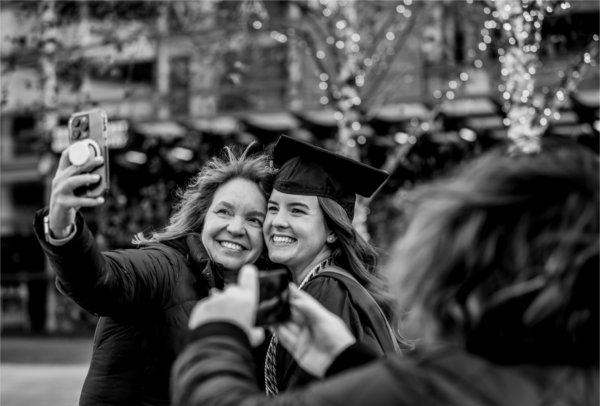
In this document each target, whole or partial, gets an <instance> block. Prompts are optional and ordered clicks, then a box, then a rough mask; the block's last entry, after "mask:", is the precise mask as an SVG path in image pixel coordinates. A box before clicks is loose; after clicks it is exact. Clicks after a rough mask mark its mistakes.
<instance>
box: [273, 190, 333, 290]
mask: <svg viewBox="0 0 600 406" xmlns="http://www.w3.org/2000/svg"><path fill="white" fill-rule="evenodd" d="M328 233H329V230H328V229H327V225H326V222H325V217H324V215H323V211H322V210H321V208H320V207H319V202H318V200H317V197H316V196H302V195H291V194H286V193H281V192H279V191H277V190H273V193H272V194H271V198H270V199H269V203H268V204H267V217H266V219H265V225H264V236H265V241H266V244H267V248H268V250H269V258H270V259H271V261H273V262H276V263H279V264H283V265H286V266H287V267H288V268H289V269H290V270H291V271H292V273H293V274H294V277H295V279H296V282H298V283H299V282H301V281H302V279H303V278H304V276H305V275H306V274H307V273H308V271H309V270H310V269H311V268H312V267H313V266H315V265H316V264H318V263H319V262H321V261H322V260H324V259H326V258H327V257H329V256H330V255H331V251H330V249H329V247H328V245H327V243H326V239H327V236H328Z"/></svg>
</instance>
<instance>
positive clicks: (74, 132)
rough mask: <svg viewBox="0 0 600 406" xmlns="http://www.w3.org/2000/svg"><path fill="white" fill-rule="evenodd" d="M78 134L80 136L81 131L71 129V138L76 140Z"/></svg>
mask: <svg viewBox="0 0 600 406" xmlns="http://www.w3.org/2000/svg"><path fill="white" fill-rule="evenodd" d="M80 136H81V131H79V130H77V129H75V130H73V139H76V140H78V139H79V137H80Z"/></svg>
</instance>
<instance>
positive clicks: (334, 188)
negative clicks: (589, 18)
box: [273, 135, 389, 220]
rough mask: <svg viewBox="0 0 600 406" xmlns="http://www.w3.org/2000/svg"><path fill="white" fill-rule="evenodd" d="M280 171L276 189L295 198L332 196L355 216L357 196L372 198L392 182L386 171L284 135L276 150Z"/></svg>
mask: <svg viewBox="0 0 600 406" xmlns="http://www.w3.org/2000/svg"><path fill="white" fill-rule="evenodd" d="M273 163H274V165H275V166H276V167H278V168H279V172H278V173H277V176H276V177H275V182H274V185H273V188H274V189H276V190H278V191H280V192H282V193H289V194H295V195H310V196H320V197H328V198H330V199H332V200H333V201H335V202H337V203H338V204H339V205H340V206H342V208H343V209H344V210H345V211H346V213H347V214H348V217H349V218H350V220H352V218H353V217H354V203H355V202H356V195H357V194H358V195H361V196H364V197H371V196H372V195H373V194H374V193H375V192H376V191H377V190H378V189H379V188H380V187H381V186H382V185H383V184H384V183H385V182H386V180H387V179H388V177H389V174H388V173H387V172H385V171H382V170H379V169H376V168H373V167H371V166H368V165H365V164H362V163H360V162H358V161H355V160H353V159H350V158H347V157H344V156H342V155H340V154H336V153H334V152H331V151H328V150H326V149H324V148H320V147H317V146H315V145H311V144H308V143H306V142H303V141H300V140H297V139H294V138H291V137H289V136H286V135H282V136H281V137H280V138H279V140H278V141H277V144H276V145H275V147H274V149H273Z"/></svg>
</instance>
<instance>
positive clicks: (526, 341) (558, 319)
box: [387, 140, 599, 365]
mask: <svg viewBox="0 0 600 406" xmlns="http://www.w3.org/2000/svg"><path fill="white" fill-rule="evenodd" d="M598 170H599V168H598V156H597V155H595V154H594V153H593V152H592V151H590V150H589V149H587V148H585V147H583V146H580V145H576V144H574V143H569V142H557V141H550V140H548V141H547V142H545V143H544V145H543V147H542V152H540V153H538V154H533V155H518V156H508V155H506V153H505V149H504V148H502V149H495V150H492V151H490V152H488V153H486V154H485V155H483V156H481V157H480V158H478V159H476V160H475V161H473V162H471V163H470V164H468V165H467V166H466V167H464V168H463V169H462V170H460V171H459V172H458V173H457V174H456V175H455V176H452V177H449V178H446V179H442V180H439V181H437V182H436V183H434V184H431V185H428V186H424V187H422V188H420V189H417V194H416V197H415V198H416V200H417V202H418V204H417V205H416V210H415V212H414V218H413V219H412V221H411V223H410V226H409V228H408V230H407V232H406V234H404V235H403V237H402V238H401V239H400V240H399V241H398V242H397V243H396V244H395V247H394V251H393V253H392V255H391V257H390V260H389V261H388V263H387V271H388V273H389V276H390V279H391V280H393V281H394V286H395V288H396V289H397V290H398V292H397V293H398V298H399V300H400V302H401V303H400V305H401V309H404V310H408V315H407V326H412V327H415V326H416V328H417V330H416V331H418V334H419V336H420V337H421V338H422V340H423V341H426V342H431V341H437V340H442V341H449V340H450V341H455V342H458V343H460V344H462V345H465V346H466V347H467V349H468V350H469V351H471V352H473V353H476V354H479V355H483V356H484V357H486V358H488V359H491V360H493V361H496V362H505V363H521V362H532V363H538V364H539V363H559V364H565V363H566V364H590V363H591V364H595V365H597V364H598V342H599V314H598V309H599V302H598V287H599V278H598V273H599V260H598V252H599V238H598V237H599V197H598V189H599V184H598V183H599V176H598Z"/></svg>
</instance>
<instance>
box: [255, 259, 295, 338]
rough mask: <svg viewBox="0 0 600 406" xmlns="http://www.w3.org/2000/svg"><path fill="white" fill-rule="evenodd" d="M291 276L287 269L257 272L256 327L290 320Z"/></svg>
mask: <svg viewBox="0 0 600 406" xmlns="http://www.w3.org/2000/svg"><path fill="white" fill-rule="evenodd" d="M290 282H292V274H291V273H290V271H289V270H288V269H287V268H277V269H273V270H269V271H259V272H258V283H259V302H258V310H257V312H256V322H255V325H256V326H257V327H261V326H270V325H274V324H278V323H282V322H285V321H287V320H289V319H290V316H291V311H290V290H289V284H290Z"/></svg>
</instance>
